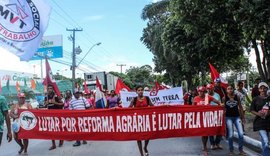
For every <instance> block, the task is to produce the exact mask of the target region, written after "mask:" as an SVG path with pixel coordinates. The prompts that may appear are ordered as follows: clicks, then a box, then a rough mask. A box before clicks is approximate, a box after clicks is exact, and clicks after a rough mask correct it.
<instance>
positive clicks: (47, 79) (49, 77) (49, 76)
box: [43, 58, 61, 97]
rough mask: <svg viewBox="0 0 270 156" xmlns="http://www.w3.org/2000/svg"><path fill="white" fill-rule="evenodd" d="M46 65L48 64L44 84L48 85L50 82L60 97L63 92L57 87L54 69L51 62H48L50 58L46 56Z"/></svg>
mask: <svg viewBox="0 0 270 156" xmlns="http://www.w3.org/2000/svg"><path fill="white" fill-rule="evenodd" d="M45 65H46V77H45V79H44V81H43V85H45V86H48V85H49V84H50V85H52V86H53V90H54V91H55V93H56V95H57V96H58V97H61V93H60V91H59V89H58V87H57V84H56V82H55V80H54V79H53V77H52V76H53V74H52V70H51V67H50V64H49V62H48V59H47V58H46V62H45Z"/></svg>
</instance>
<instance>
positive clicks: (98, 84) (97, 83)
mask: <svg viewBox="0 0 270 156" xmlns="http://www.w3.org/2000/svg"><path fill="white" fill-rule="evenodd" d="M96 87H97V88H99V90H100V91H102V86H101V84H100V82H99V79H98V77H97V76H96Z"/></svg>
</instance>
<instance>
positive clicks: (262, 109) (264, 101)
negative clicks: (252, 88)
mask: <svg viewBox="0 0 270 156" xmlns="http://www.w3.org/2000/svg"><path fill="white" fill-rule="evenodd" d="M258 88H259V92H260V95H259V96H257V97H255V98H254V99H253V100H252V102H251V106H250V111H251V113H252V114H254V115H255V118H254V121H253V130H254V131H258V132H259V135H260V137H261V143H262V155H263V156H269V155H270V143H269V132H270V116H269V115H270V113H269V107H270V97H267V95H266V92H267V90H268V89H269V86H268V85H267V84H266V83H265V82H260V83H259V85H258Z"/></svg>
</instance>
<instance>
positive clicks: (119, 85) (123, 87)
mask: <svg viewBox="0 0 270 156" xmlns="http://www.w3.org/2000/svg"><path fill="white" fill-rule="evenodd" d="M121 90H126V91H131V89H130V88H129V87H128V86H127V85H125V84H124V82H123V81H122V80H121V79H119V78H118V79H117V82H116V87H115V93H116V94H120V91H121Z"/></svg>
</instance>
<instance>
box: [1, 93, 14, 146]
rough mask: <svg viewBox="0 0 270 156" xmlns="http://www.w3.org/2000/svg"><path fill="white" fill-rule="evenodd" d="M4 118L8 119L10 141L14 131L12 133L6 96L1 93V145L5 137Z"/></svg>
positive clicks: (8, 137) (8, 138)
mask: <svg viewBox="0 0 270 156" xmlns="http://www.w3.org/2000/svg"><path fill="white" fill-rule="evenodd" d="M4 120H5V121H6V125H7V140H8V142H10V141H11V140H12V133H11V123H10V118H9V114H8V104H7V101H6V98H5V97H4V96H2V95H0V146H1V143H2V138H3V131H4Z"/></svg>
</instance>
